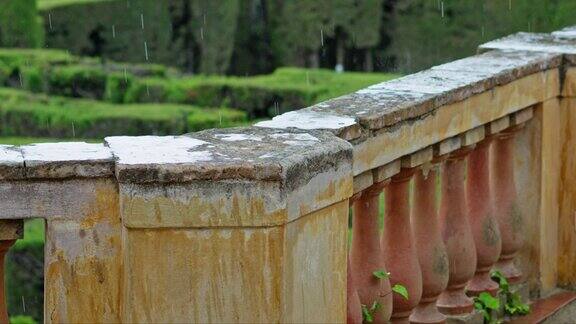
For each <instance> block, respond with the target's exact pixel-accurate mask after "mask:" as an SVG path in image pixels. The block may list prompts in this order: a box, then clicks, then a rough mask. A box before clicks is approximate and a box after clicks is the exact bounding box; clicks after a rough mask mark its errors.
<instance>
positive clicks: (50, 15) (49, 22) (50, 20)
mask: <svg viewBox="0 0 576 324" xmlns="http://www.w3.org/2000/svg"><path fill="white" fill-rule="evenodd" d="M48 24H49V25H50V30H52V13H50V12H49V13H48Z"/></svg>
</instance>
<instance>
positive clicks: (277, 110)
mask: <svg viewBox="0 0 576 324" xmlns="http://www.w3.org/2000/svg"><path fill="white" fill-rule="evenodd" d="M274 107H275V110H276V116H278V115H280V107H279V106H278V101H274Z"/></svg>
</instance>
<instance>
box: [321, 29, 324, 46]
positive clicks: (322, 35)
mask: <svg viewBox="0 0 576 324" xmlns="http://www.w3.org/2000/svg"><path fill="white" fill-rule="evenodd" d="M320 43H321V44H322V47H324V30H322V29H320Z"/></svg>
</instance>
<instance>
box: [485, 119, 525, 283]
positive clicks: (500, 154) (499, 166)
mask: <svg viewBox="0 0 576 324" xmlns="http://www.w3.org/2000/svg"><path fill="white" fill-rule="evenodd" d="M520 128H521V126H516V127H512V128H509V129H507V130H505V131H503V132H501V133H499V134H498V140H496V141H495V143H494V150H493V153H494V158H493V160H492V162H493V163H492V168H493V171H494V177H493V179H492V180H493V185H494V187H493V190H494V201H495V206H496V218H497V220H498V224H499V226H500V234H501V237H502V254H501V255H500V259H499V260H498V262H497V263H496V266H495V267H496V268H497V269H498V270H500V271H501V272H502V274H503V275H504V276H505V277H506V278H507V279H508V281H509V282H510V283H518V282H520V281H521V279H522V272H521V271H520V270H519V269H518V268H517V267H516V266H515V265H514V257H515V256H516V253H517V252H518V250H520V248H521V247H522V243H523V235H522V230H523V227H524V219H523V215H522V212H521V210H520V207H519V205H518V203H519V202H518V197H517V195H516V184H515V182H514V135H515V133H516V131H518V130H519V129H520Z"/></svg>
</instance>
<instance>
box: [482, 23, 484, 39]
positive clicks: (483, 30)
mask: <svg viewBox="0 0 576 324" xmlns="http://www.w3.org/2000/svg"><path fill="white" fill-rule="evenodd" d="M482 39H484V26H482Z"/></svg>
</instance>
